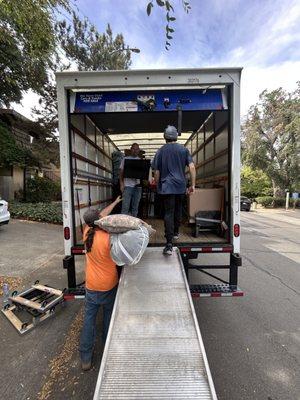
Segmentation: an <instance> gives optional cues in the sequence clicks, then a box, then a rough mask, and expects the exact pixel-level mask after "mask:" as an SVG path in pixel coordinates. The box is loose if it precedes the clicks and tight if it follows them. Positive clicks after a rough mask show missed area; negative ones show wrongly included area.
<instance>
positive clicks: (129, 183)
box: [120, 156, 141, 187]
mask: <svg viewBox="0 0 300 400" xmlns="http://www.w3.org/2000/svg"><path fill="white" fill-rule="evenodd" d="M136 159H139V157H133V156H128V157H124V158H123V160H122V161H121V165H120V169H122V170H124V163H125V160H136ZM140 183H141V180H140V179H135V178H124V186H127V187H134V186H136V185H139V184H140Z"/></svg>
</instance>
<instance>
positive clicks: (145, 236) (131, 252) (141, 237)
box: [110, 226, 149, 265]
mask: <svg viewBox="0 0 300 400" xmlns="http://www.w3.org/2000/svg"><path fill="white" fill-rule="evenodd" d="M148 243H149V233H148V230H147V228H146V227H145V226H140V227H139V228H138V229H134V230H130V231H127V232H125V233H114V234H111V235H110V255H111V258H112V259H113V261H114V262H115V263H116V264H117V265H134V264H137V263H138V262H139V261H140V259H141V258H142V256H143V254H144V252H145V250H146V247H147V246H148Z"/></svg>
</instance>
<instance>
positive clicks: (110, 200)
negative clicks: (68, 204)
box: [74, 199, 113, 212]
mask: <svg viewBox="0 0 300 400" xmlns="http://www.w3.org/2000/svg"><path fill="white" fill-rule="evenodd" d="M112 201H113V199H107V200H98V201H93V202H92V203H91V204H89V203H81V204H79V206H78V205H75V206H74V208H75V210H78V209H80V210H81V209H82V208H87V207H91V206H96V205H99V204H103V203H108V202H112ZM99 212H100V211H99Z"/></svg>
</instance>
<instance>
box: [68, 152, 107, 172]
mask: <svg viewBox="0 0 300 400" xmlns="http://www.w3.org/2000/svg"><path fill="white" fill-rule="evenodd" d="M72 157H73V158H76V159H77V160H80V161H83V162H86V163H88V164H90V165H93V166H94V167H97V168H100V169H102V170H103V171H106V172H108V173H109V174H112V170H110V169H108V168H106V167H103V166H102V165H101V164H98V163H96V162H95V161H92V160H89V159H88V158H86V157H84V156H82V155H81V154H78V153H75V152H74V151H72Z"/></svg>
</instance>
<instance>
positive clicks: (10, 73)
mask: <svg viewBox="0 0 300 400" xmlns="http://www.w3.org/2000/svg"><path fill="white" fill-rule="evenodd" d="M57 7H62V8H64V9H69V5H68V0H24V1H22V2H20V1H19V0H2V1H1V6H0V106H3V105H5V106H6V107H8V106H9V104H10V103H11V102H19V101H20V100H21V98H22V93H23V92H24V91H27V90H29V89H32V90H33V91H35V92H37V93H40V92H41V89H42V88H43V86H44V84H45V83H46V82H47V70H48V68H49V66H51V63H52V55H53V53H54V52H55V49H56V35H55V31H54V26H53V19H54V18H55V14H54V13H55V10H56V9H57Z"/></svg>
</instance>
